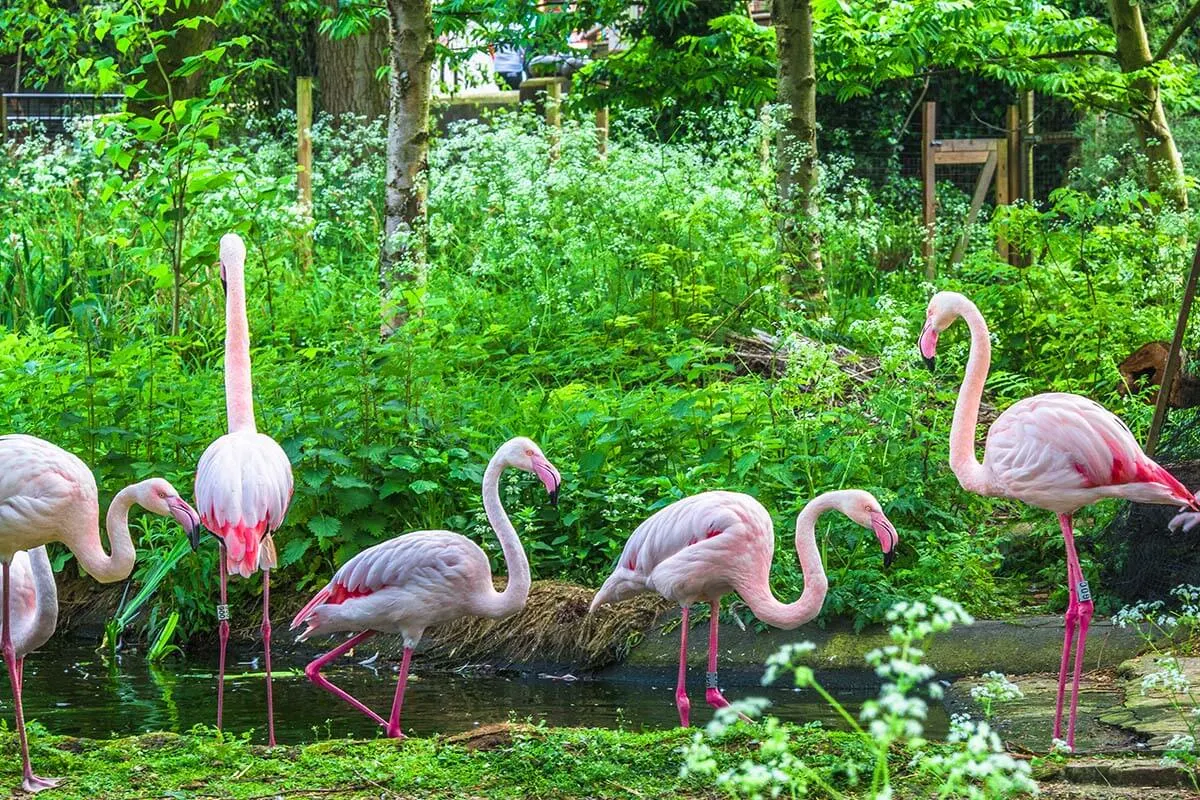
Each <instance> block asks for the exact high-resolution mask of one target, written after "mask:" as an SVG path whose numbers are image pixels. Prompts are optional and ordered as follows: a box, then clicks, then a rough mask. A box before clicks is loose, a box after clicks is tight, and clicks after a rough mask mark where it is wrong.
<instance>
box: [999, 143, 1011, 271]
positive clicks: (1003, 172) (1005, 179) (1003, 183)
mask: <svg viewBox="0 0 1200 800" xmlns="http://www.w3.org/2000/svg"><path fill="white" fill-rule="evenodd" d="M1008 166H1009V165H1008V148H1007V147H1001V148H1000V149H999V150H997V151H996V207H997V208H999V207H1000V206H1006V205H1008V204H1009V203H1011V202H1012V195H1011V194H1009V186H1010V184H1009V180H1010V177H1009V169H1008ZM996 250H997V251H998V252H999V254H1000V258H1001V259H1002V260H1003V261H1005V262H1006V263H1009V264H1011V263H1012V261H1011V260H1010V259H1009V247H1008V237H1007V236H1003V235H1001V236H1000V237H999V238H997V239H996Z"/></svg>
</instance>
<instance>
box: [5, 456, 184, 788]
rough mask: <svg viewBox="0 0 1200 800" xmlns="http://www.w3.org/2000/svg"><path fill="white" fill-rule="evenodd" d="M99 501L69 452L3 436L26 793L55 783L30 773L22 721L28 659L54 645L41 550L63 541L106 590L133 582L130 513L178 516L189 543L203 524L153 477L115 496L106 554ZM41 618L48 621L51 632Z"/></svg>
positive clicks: (11, 650) (11, 645) (10, 635)
mask: <svg viewBox="0 0 1200 800" xmlns="http://www.w3.org/2000/svg"><path fill="white" fill-rule="evenodd" d="M98 497H99V493H98V491H97V490H96V479H95V478H94V477H93V476H92V472H91V470H89V469H88V468H87V465H86V464H84V463H83V462H82V461H80V460H79V459H78V458H76V457H75V456H73V455H71V454H70V453H68V452H67V451H66V450H63V449H62V448H61V447H57V446H56V445H53V444H50V443H49V442H47V441H43V440H42V439H38V438H36V437H33V436H24V435H21V434H10V435H8V436H0V565H2V566H3V570H2V571H3V581H2V582H3V598H0V605H2V606H3V625H2V626H0V627H2V628H3V630H2V631H0V648H2V649H3V652H4V663H5V665H6V666H7V667H8V678H9V681H10V683H11V684H12V690H13V706H14V710H15V713H16V716H17V730H18V733H19V736H20V740H21V754H22V757H23V758H24V760H25V779H24V783H23V786H24V788H25V790H26V791H28V792H39V791H41V790H43V789H49V788H50V787H52V786H54V785H55V784H56V783H57V782H56V781H53V780H47V779H45V778H39V777H38V776H36V775H34V774H33V771H32V770H31V769H30V766H29V747H28V743H27V741H26V738H25V726H24V722H23V720H22V708H21V677H22V672H23V669H22V667H23V657H24V655H25V653H27V652H29V650H31V649H34V648H36V647H38V646H40V645H41V644H42V643H43V642H44V641H45V639H42V638H41V636H42V635H43V634H44V635H45V637H46V638H49V636H50V633H52V632H53V630H54V622H53V618H54V617H55V616H56V615H57V595H56V594H55V592H54V579H53V576H52V575H46V574H43V573H42V571H41V568H40V566H41V565H40V561H41V558H43V557H44V551H42V555H41V556H39V555H37V549H38V548H40V547H41V546H42V545H44V544H47V543H49V542H62V543H63V544H65V545H66V546H67V547H68V548H69V549H70V550H71V552H72V553H74V554H75V558H76V559H77V560H78V561H79V564H80V566H82V567H83V569H84V570H85V571H86V572H87V573H88V574H89V575H91V576H92V577H93V578H95V579H96V580H98V581H100V582H101V583H113V582H114V581H119V580H123V579H125V578H127V577H129V573H130V572H132V571H133V564H134V557H135V552H134V547H133V540H132V538H131V537H130V535H129V509H130V508H131V507H132V506H133V505H134V504H137V505H140V506H141V507H142V508H144V509H146V510H147V511H150V512H151V513H154V514H159V515H162V516H167V515H170V516H172V517H174V518H175V519H176V521H178V522H179V524H180V525H182V526H183V529H184V531H186V532H187V534H188V535H189V536H192V535H194V532H195V530H196V528H197V527H198V526H199V524H200V520H199V517H198V516H197V515H196V512H195V511H193V510H192V507H191V506H190V505H188V504H187V502H186V501H184V499H183V498H181V497H180V496H179V493H178V492H176V491H175V489H174V487H172V486H171V484H169V483H167V482H166V481H165V480H163V479H162V478H150V479H149V480H144V481H142V482H140V483H135V484H133V485H132V486H127V487H125V488H124V489H122V490H121V491H119V492H117V495H116V497H114V498H113V500H112V503H110V504H109V507H108V517H107V520H106V523H107V528H108V541H109V545H110V547H111V548H112V550H111V552H110V553H105V552H104V546H103V545H102V544H101V542H100V503H99V499H98ZM22 550H28V551H34V554H33V556H32V558H31V562H32V566H33V568H34V569H33V576H34V579H35V581H34V585H35V592H36V593H37V595H36V597H37V599H36V603H35V605H34V606H33V607H32V608H33V609H34V611H33V613H32V616H30V614H29V613H27V609H30V608H31V606H30V605H29V601H30V600H31V598H30V595H29V592H28V589H27V586H28V584H27V583H26V582H25V581H24V579H23V578H22V577H21V575H22V574H23V573H24V567H22V566H20V564H21V563H23V561H24V559H22V558H20V557H19V552H20V551H22ZM14 565H16V566H14ZM46 566H47V567H48V566H49V565H48V564H47V565H46ZM14 573H15V574H14ZM42 578H46V579H47V580H48V581H49V585H48V586H45V585H43V581H42V580H41V579H42ZM43 603H44V604H46V605H45V606H44V605H43ZM44 613H48V614H49V615H50V622H49V625H48V627H47V623H46V619H45V618H44V617H43V614H44ZM14 614H15V615H16V616H18V617H20V618H22V619H26V620H28V621H29V622H28V624H29V627H24V626H22V627H17V625H16V624H15V623H14V622H13V620H12V616H13V615H14ZM14 640H15V641H14Z"/></svg>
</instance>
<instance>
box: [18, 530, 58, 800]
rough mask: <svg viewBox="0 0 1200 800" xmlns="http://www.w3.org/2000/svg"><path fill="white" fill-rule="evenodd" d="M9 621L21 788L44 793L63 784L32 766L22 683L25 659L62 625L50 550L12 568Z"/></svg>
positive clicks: (21, 557) (27, 555)
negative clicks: (22, 706) (21, 768)
mask: <svg viewBox="0 0 1200 800" xmlns="http://www.w3.org/2000/svg"><path fill="white" fill-rule="evenodd" d="M8 579H9V588H8V606H7V612H8V614H7V620H6V622H5V626H6V627H7V625H8V624H9V622H11V624H12V642H13V654H14V658H15V659H16V668H15V670H13V672H10V673H9V678H10V680H12V686H13V705H14V707H15V714H16V717H17V737H18V738H19V739H20V741H21V761H22V765H23V766H24V771H25V777H24V780H23V781H22V783H21V787H22V788H23V789H24V790H25V791H26V792H30V793H33V792H40V791H42V790H43V789H52V788H54V787H55V786H57V785H58V784H59V781H58V779H56V778H39V777H38V776H37V775H34V774H33V766H32V765H31V764H30V763H29V743H28V741H27V739H26V737H25V716H24V713H23V711H22V710H21V682H22V678H23V673H24V667H25V656H26V655H28V654H29V653H32V652H33V651H34V650H37V649H38V648H39V647H41V646H42V645H44V644H45V643H46V642H48V641H50V637H51V636H53V635H54V626H55V625H56V624H57V623H58V591H57V589H56V588H55V586H54V571H53V570H52V569H51V568H50V556H48V555H46V548H45V546H44V545H43V546H42V547H35V548H34V549H33V550H30V551H29V552H26V551H24V550H18V551H17V552H16V553H14V554H13V557H12V561H11V563H10V564H9V572H8Z"/></svg>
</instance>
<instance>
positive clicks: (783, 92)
mask: <svg viewBox="0 0 1200 800" xmlns="http://www.w3.org/2000/svg"><path fill="white" fill-rule="evenodd" d="M771 21H772V23H773V24H774V26H775V41H776V47H777V50H778V61H779V84H778V86H779V88H778V93H779V104H780V105H781V106H782V107H783V120H782V124H781V126H780V130H779V136H778V141H777V148H776V156H775V157H776V167H775V176H776V189H777V194H778V201H779V208H778V213H779V238H780V253H781V255H782V257H783V261H784V267H785V279H786V280H787V282H788V285H789V287H790V289H791V291H792V293H793V294H796V295H801V296H805V295H807V296H812V295H819V294H821V292H822V288H821V287H822V281H821V241H820V234H819V232H818V230H817V224H816V212H817V202H816V201H817V198H816V188H817V64H816V54H815V52H814V48H813V10H812V2H811V0H775V2H773V3H772V4H771Z"/></svg>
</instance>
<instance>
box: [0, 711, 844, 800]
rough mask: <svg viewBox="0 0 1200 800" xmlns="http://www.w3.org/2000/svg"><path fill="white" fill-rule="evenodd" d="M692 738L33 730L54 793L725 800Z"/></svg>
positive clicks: (828, 740) (820, 748)
mask: <svg viewBox="0 0 1200 800" xmlns="http://www.w3.org/2000/svg"><path fill="white" fill-rule="evenodd" d="M35 727H36V726H35ZM795 734H796V735H795V740H794V744H795V748H796V752H797V753H798V754H803V756H804V757H805V758H806V759H807V760H808V762H809V763H810V764H812V765H813V766H815V767H817V768H818V769H821V770H823V771H824V772H826V774H828V775H829V776H830V777H831V779H832V780H834V781H835V782H836V783H839V784H844V782H845V781H844V778H843V777H839V776H845V775H846V774H847V770H846V767H847V766H848V765H849V764H851V763H853V762H857V763H858V766H859V767H860V768H862V767H864V766H867V765H866V764H865V763H864V759H866V752H865V750H864V749H863V748H862V747H861V744H860V743H859V742H858V741H856V740H855V739H854V737H852V736H848V735H846V734H842V733H836V732H830V731H824V730H821V729H819V728H815V727H806V728H797V729H796V731H795ZM691 735H692V733H691V732H687V731H678V730H676V731H655V732H648V733H631V732H623V731H612V730H603V729H594V728H559V729H546V728H538V727H533V726H528V725H497V726H489V728H487V729H482V730H479V731H474V732H471V733H468V734H465V735H460V736H455V737H450V738H448V739H447V738H431V739H407V740H404V741H401V742H394V741H389V740H385V739H377V740H374V741H350V740H327V741H321V742H317V743H315V744H310V745H305V746H296V747H278V748H275V749H273V750H268V749H266V748H263V747H259V746H256V745H252V744H249V743H248V742H247V741H246V740H244V739H230V738H225V739H224V740H222V739H221V738H219V737H218V736H217V735H216V733H215V732H214V731H212V730H207V729H202V728H197V729H196V730H195V731H194V732H193V733H191V734H187V735H182V736H177V735H174V734H163V733H152V734H146V735H142V736H135V737H129V738H123V739H112V740H106V741H97V740H88V739H75V738H71V737H61V736H59V737H56V736H49V735H46V734H45V733H43V732H42V731H40V730H35V732H34V741H33V745H34V764H35V766H36V768H37V769H38V771H39V774H42V775H47V776H58V777H65V778H67V781H66V783H65V784H64V785H63V787H62V788H61V789H59V790H56V791H55V792H54V793H53V795H52V797H53V800H75V799H76V798H78V799H80V800H82V799H83V798H86V799H87V800H118V799H119V798H120V799H123V798H147V797H175V798H209V797H220V798H238V799H240V800H246V798H259V797H274V796H276V795H277V794H281V793H284V792H287V793H288V794H289V796H300V797H304V796H306V792H312V793H313V795H312V796H318V794H319V796H323V797H329V796H332V797H338V798H352V799H354V800H360V799H361V800H365V799H366V798H372V799H373V800H374V799H376V798H379V797H392V796H401V797H407V796H420V797H430V798H459V797H464V798H465V797H472V798H474V797H486V798H585V797H586V798H624V797H685V798H708V797H716V796H718V794H717V792H716V791H715V790H714V789H713V788H712V787H710V786H708V785H705V784H703V783H702V782H700V781H698V780H696V779H694V778H681V777H680V774H679V768H680V765H681V763H682V755H681V753H680V748H681V747H683V746H684V744H686V743H687V741H688V740H689V738H690V737H691ZM756 747H757V743H756V741H755V739H754V729H752V728H747V729H745V730H744V731H743V732H741V733H739V734H736V735H734V736H732V737H731V738H729V739H725V740H722V743H721V745H720V749H719V752H718V757H719V758H720V759H721V760H723V761H726V762H728V764H729V765H732V764H734V763H737V762H740V761H741V760H742V759H744V758H747V757H749V756H751V755H752V753H753V751H754V750H755V749H756ZM0 753H3V755H4V757H3V758H2V759H0V762H2V764H0V788H8V787H15V786H16V785H17V784H18V783H19V781H20V771H19V769H20V763H19V762H20V759H19V758H18V751H17V743H16V738H15V736H13V735H12V734H11V733H10V732H6V733H3V734H0ZM851 796H853V795H851ZM47 797H51V796H50V795H47Z"/></svg>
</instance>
